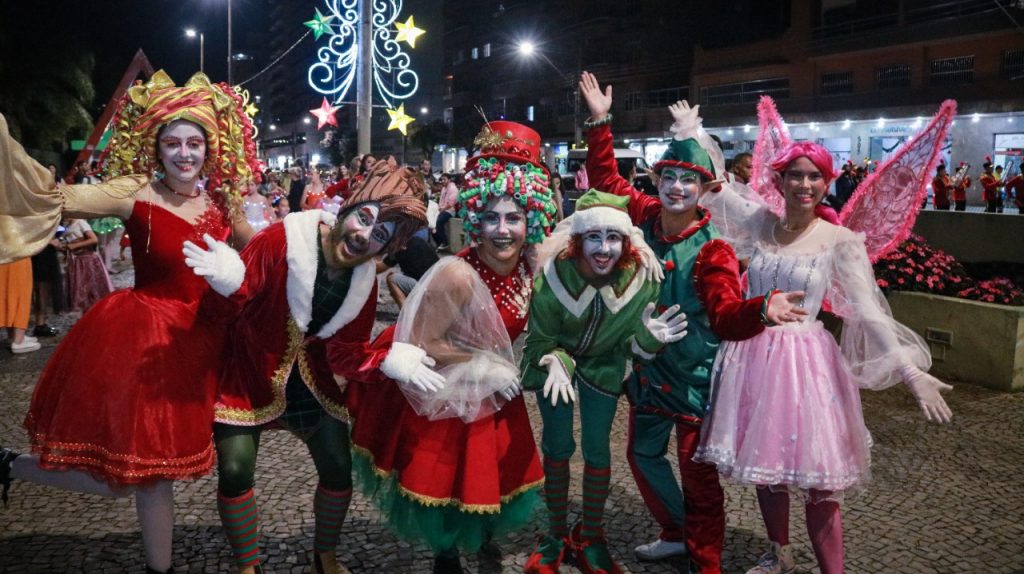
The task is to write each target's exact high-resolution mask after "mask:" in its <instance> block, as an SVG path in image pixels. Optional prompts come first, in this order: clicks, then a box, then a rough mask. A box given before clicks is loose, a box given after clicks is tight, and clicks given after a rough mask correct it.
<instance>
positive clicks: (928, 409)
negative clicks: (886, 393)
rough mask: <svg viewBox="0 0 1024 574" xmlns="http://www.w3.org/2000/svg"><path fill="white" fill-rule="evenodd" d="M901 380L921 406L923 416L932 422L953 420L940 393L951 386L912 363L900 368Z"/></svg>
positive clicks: (951, 413) (951, 388) (950, 411)
mask: <svg viewBox="0 0 1024 574" xmlns="http://www.w3.org/2000/svg"><path fill="white" fill-rule="evenodd" d="M900 375H902V376H903V382H905V383H906V385H907V388H909V389H910V392H911V393H913V395H914V397H915V398H916V399H917V404H918V405H920V406H921V411H922V412H923V413H924V418H926V419H928V420H929V421H932V422H937V423H948V422H950V421H951V420H953V411H952V410H950V408H949V405H947V404H946V399H944V398H942V393H945V392H948V391H951V390H953V387H952V386H950V385H947V384H946V383H943V382H942V381H940V380H938V379H936V378H935V377H933V376H931V375H929V374H928V373H926V372H924V371H922V370H921V369H919V368H917V367H915V366H914V365H905V366H904V367H902V368H901V369H900Z"/></svg>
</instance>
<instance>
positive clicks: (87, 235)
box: [51, 219, 114, 311]
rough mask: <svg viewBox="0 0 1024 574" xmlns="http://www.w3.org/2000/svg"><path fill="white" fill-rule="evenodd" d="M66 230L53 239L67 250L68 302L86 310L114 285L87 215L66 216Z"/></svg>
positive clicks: (74, 309) (53, 242)
mask: <svg viewBox="0 0 1024 574" xmlns="http://www.w3.org/2000/svg"><path fill="white" fill-rule="evenodd" d="M64 225H65V226H66V227H67V231H65V232H64V235H61V237H60V239H59V240H58V239H54V240H53V241H52V242H51V243H52V244H53V245H54V247H56V248H57V249H58V250H60V251H62V252H64V253H65V255H66V256H67V264H68V275H67V277H68V280H67V286H68V289H67V291H68V305H69V307H70V308H71V310H72V311H87V310H88V309H89V308H90V307H92V305H93V303H95V302H97V301H99V300H100V299H102V298H104V297H106V296H107V295H108V294H109V293H110V292H111V291H113V290H114V286H113V285H112V284H111V283H110V276H109V275H107V269H106V267H104V266H103V259H102V258H101V257H100V255H99V253H97V252H96V245H97V244H98V243H99V239H98V238H97V237H96V234H95V233H94V232H93V230H92V228H91V227H90V226H89V223H88V222H87V221H86V220H84V219H66V220H65V221H64Z"/></svg>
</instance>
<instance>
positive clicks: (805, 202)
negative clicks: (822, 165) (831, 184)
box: [782, 157, 827, 210]
mask: <svg viewBox="0 0 1024 574" xmlns="http://www.w3.org/2000/svg"><path fill="white" fill-rule="evenodd" d="M826 189H827V186H826V185H825V177H824V176H822V174H821V170H820V169H818V167H817V166H816V165H814V162H812V161H811V160H810V159H808V158H807V157H798V158H796V159H795V160H793V161H791V162H790V163H789V165H787V166H786V169H785V171H783V172H782V195H783V197H784V198H785V201H786V209H787V210H789V209H796V210H806V209H812V210H813V209H814V207H815V206H816V205H818V203H819V202H821V199H822V198H823V197H825V192H826Z"/></svg>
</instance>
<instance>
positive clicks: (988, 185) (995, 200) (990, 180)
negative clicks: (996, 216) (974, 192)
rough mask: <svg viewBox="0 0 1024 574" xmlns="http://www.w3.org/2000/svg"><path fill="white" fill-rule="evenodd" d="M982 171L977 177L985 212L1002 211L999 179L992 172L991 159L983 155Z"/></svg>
mask: <svg viewBox="0 0 1024 574" xmlns="http://www.w3.org/2000/svg"><path fill="white" fill-rule="evenodd" d="M981 169H982V171H983V172H984V173H982V174H981V176H980V177H979V178H978V183H980V184H981V199H982V201H984V202H985V213H998V212H1001V211H1002V205H1001V201H1000V195H1001V194H1000V193H999V180H998V179H996V176H995V173H993V172H992V160H991V158H989V157H988V156H985V163H983V164H981Z"/></svg>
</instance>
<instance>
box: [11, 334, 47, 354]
mask: <svg viewBox="0 0 1024 574" xmlns="http://www.w3.org/2000/svg"><path fill="white" fill-rule="evenodd" d="M42 348H43V346H42V345H40V344H39V341H37V340H35V339H31V340H30V339H29V338H28V337H25V338H24V340H22V341H21V342H20V343H11V352H12V353H14V354H16V355H17V354H20V353H31V352H32V351H38V350H39V349H42Z"/></svg>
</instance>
